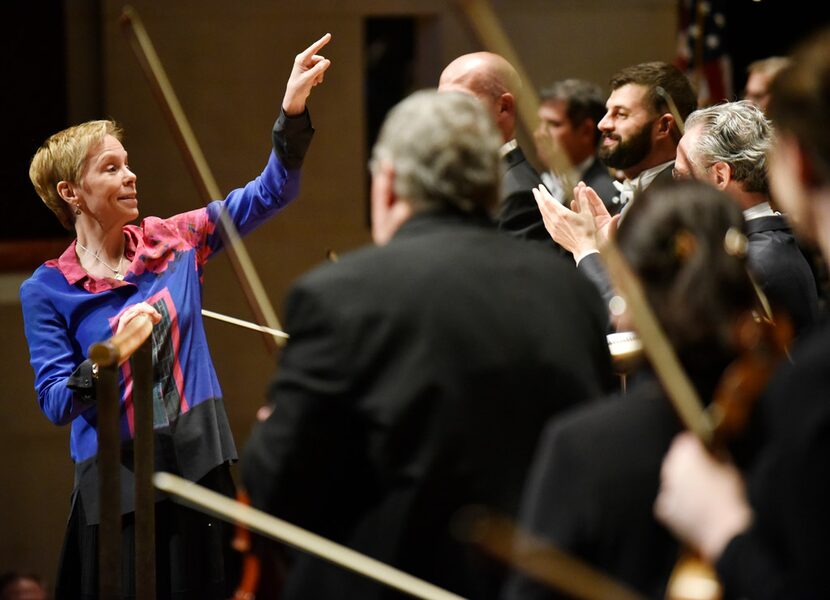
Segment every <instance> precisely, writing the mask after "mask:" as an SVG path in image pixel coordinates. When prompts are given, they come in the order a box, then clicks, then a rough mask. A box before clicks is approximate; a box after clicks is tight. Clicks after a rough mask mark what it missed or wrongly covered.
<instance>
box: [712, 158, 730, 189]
mask: <svg viewBox="0 0 830 600" xmlns="http://www.w3.org/2000/svg"><path fill="white" fill-rule="evenodd" d="M709 169H710V170H711V171H712V173H713V174H714V176H715V181H714V183H715V186H716V187H717V188H718V189H719V190H722V189H725V188H726V186H728V185H729V183H730V182H731V181H732V167H731V166H730V165H729V164H727V163H725V162H723V161H722V160H721V161H718V162H716V163H714V164H713V165H712V166H711V167H709Z"/></svg>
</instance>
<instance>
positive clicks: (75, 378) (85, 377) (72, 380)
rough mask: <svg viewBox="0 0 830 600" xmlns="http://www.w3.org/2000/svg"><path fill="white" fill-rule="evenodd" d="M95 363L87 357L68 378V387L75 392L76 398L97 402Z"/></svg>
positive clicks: (89, 402) (87, 402) (87, 401)
mask: <svg viewBox="0 0 830 600" xmlns="http://www.w3.org/2000/svg"><path fill="white" fill-rule="evenodd" d="M92 367H93V363H92V361H91V360H89V359H86V360H85V361H84V362H82V363H81V364H79V365H78V366H77V368H76V369H75V370H74V371H73V372H72V375H70V376H69V377H68V378H67V380H66V387H68V388H69V389H70V390H72V392H73V393H74V394H75V399H76V400H79V401H81V402H84V403H86V404H91V403H93V402H95V382H96V378H95V375H94V373H93V368H92Z"/></svg>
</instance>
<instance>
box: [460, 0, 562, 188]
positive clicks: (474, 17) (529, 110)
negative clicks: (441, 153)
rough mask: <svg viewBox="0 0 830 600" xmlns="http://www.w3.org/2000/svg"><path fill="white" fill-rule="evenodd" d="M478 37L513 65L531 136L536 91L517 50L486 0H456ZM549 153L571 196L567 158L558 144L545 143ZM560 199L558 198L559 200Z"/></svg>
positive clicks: (521, 113)
mask: <svg viewBox="0 0 830 600" xmlns="http://www.w3.org/2000/svg"><path fill="white" fill-rule="evenodd" d="M457 1H458V5H459V7H460V8H461V10H462V11H463V12H464V14H465V16H466V17H467V19H468V20H469V22H470V24H471V25H472V27H473V30H474V31H475V33H476V36H478V38H479V41H480V42H481V45H482V46H484V48H485V49H487V50H488V51H490V52H493V53H495V54H499V55H501V56H502V57H504V58H505V59H506V60H507V62H509V63H510V64H511V65H513V68H514V69H516V73H518V74H519V79H520V80H521V81H522V86H523V89H522V93H521V94H519V96H518V98H516V108H517V112H518V114H519V119H520V120H521V121H522V124H523V125H524V127H525V130H526V131H527V132H528V133H529V134H530V135H531V136H532V135H533V133H534V132H535V131H536V127H537V126H538V124H539V104H540V101H539V94H538V93H537V92H536V88H535V87H534V86H533V82H532V81H531V79H530V76H529V75H528V73H527V70H526V69H525V68H524V65H523V63H522V61H521V60H520V58H519V54H518V52H516V49H515V48H514V47H513V44H511V43H510V38H508V37H507V34H506V33H505V31H504V28H503V27H502V26H501V22H500V21H499V18H498V15H496V13H495V11H494V10H493V7H492V6H491V5H490V2H489V0H457ZM547 146H548V152H549V156H550V162H551V164H550V165H546V166H549V167H550V168H551V169H553V171H554V172H555V173H556V175H557V176H558V177H559V178H560V179H561V180H562V183H563V185H562V187H563V193H564V194H565V195H566V196H567V197H568V198H571V196H572V194H573V188H574V186H575V185H576V183H577V182H575V181H571V178H570V172H571V169H572V168H573V165H572V164H571V161H570V159H569V158H568V156H567V154H565V153H564V152H563V150H562V148H561V147H560V146H559V145H558V144H547ZM560 200H561V199H560Z"/></svg>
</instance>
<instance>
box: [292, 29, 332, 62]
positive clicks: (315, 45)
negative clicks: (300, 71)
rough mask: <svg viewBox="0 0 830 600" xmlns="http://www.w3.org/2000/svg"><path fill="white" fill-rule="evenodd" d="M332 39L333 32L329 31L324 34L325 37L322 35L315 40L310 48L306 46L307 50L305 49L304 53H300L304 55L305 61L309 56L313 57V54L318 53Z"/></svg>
mask: <svg viewBox="0 0 830 600" xmlns="http://www.w3.org/2000/svg"><path fill="white" fill-rule="evenodd" d="M330 41H331V34H330V33H327V34H326V35H324V36H323V37H321V38H320V39H319V40H317V41H316V42H314V43H313V44H311V46H309V47H308V48H306V49H305V50H303V52H302V54H301V55H300V56H301V57H302V60H303V62H305V61H307V60H308V59H309V58H311V57H312V56H314V55H315V54H317V52H318V51H319V50H320V49H321V48H322V47H323V46H325V45H326V44H328V43H329V42H330Z"/></svg>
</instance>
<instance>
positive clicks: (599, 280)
mask: <svg viewBox="0 0 830 600" xmlns="http://www.w3.org/2000/svg"><path fill="white" fill-rule="evenodd" d="M659 90H662V94H661V92H660V91H659ZM663 94H665V95H668V96H670V97H671V98H672V100H673V101H674V104H675V105H676V107H677V111H678V113H679V115H680V117H681V118H682V119H685V118H686V117H687V116H688V115H689V113H691V112H692V111H693V110H694V109H695V108H696V105H697V97H696V95H695V93H694V91H693V90H692V87H691V84H690V83H689V80H688V79H687V78H686V76H685V75H684V74H683V73H681V72H680V70H679V69H677V67H675V66H673V65H670V64H668V63H664V62H649V63H641V64H637V65H633V66H630V67H625V68H624V69H622V70H620V71H619V72H618V73H617V74H615V75H614V76H613V77H612V78H611V95H610V96H609V97H608V101H607V102H606V103H605V106H606V108H607V112H606V113H605V116H604V117H603V118H602V120H601V121H600V122H599V130H600V131H601V132H602V141H601V143H600V148H599V157H600V160H601V161H602V162H603V163H604V164H605V165H606V166H607V167H611V168H614V169H619V170H621V171H622V172H623V173H624V174H625V177H626V179H625V181H624V182H623V183H622V185H621V187H622V189H621V194H620V201H621V203H622V204H623V205H625V204H627V203H629V202H631V201H632V200H635V199H636V197H637V195H638V194H639V193H641V192H642V191H644V190H645V189H646V188H648V187H649V186H651V185H663V184H666V183H670V182H671V181H672V172H671V170H672V169H671V168H672V166H673V165H674V156H675V153H676V150H677V143H678V142H679V141H680V135H681V134H680V129H679V127H678V125H677V124H676V123H675V118H674V116H673V114H672V113H671V111H670V108H669V105H668V103H667V101H666V99H665V96H664V95H663ZM535 195H536V199H537V201H538V202H539V209H540V211H541V212H542V215H543V217H544V220H545V227H546V228H547V230H548V232H549V234H550V236H551V237H552V238H553V240H554V241H555V242H556V243H557V244H559V245H560V246H561V247H562V248H564V249H565V250H567V251H568V252H570V253H571V254H572V255H573V258H574V260H575V261H576V264H577V268H578V269H579V270H580V271H581V272H582V273H583V274H584V275H585V276H586V277H588V278H589V279H590V280H591V281H592V282H594V284H595V285H596V286H597V288H598V289H599V290H600V293H601V294H602V296H603V298H604V299H605V300H606V301H609V300H610V299H611V298H612V297H613V295H614V293H613V289H612V287H611V283H610V281H609V279H608V276H607V274H606V272H605V268H604V267H603V265H602V262H601V261H600V259H599V255H598V254H597V252H598V247H599V243H600V242H601V241H602V240H603V239H605V237H606V236H607V235H608V232H609V230H610V228H613V227H615V226H616V223H617V220H618V219H619V218H620V216H622V215H624V214H625V208H623V211H622V213H621V214H620V216H617V217H614V218H613V219H612V218H611V215H610V214H609V213H608V211H607V210H606V209H605V207H604V205H603V204H602V200H601V199H600V198H599V196H597V194H596V192H595V191H594V190H592V189H591V188H590V187H583V188H582V189H581V191H579V192H578V193H577V194H575V197H574V200H576V201H577V204H578V205H579V207H580V210H579V211H572V210H569V209H567V208H565V207H564V206H562V205H561V204H560V203H559V202H556V201H555V200H554V199H553V198H552V197H551V196H550V194H548V193H547V192H546V191H545V190H543V189H540V190H537V191H536V192H535Z"/></svg>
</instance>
